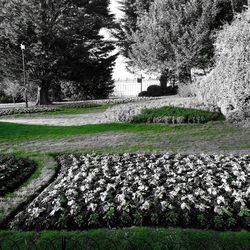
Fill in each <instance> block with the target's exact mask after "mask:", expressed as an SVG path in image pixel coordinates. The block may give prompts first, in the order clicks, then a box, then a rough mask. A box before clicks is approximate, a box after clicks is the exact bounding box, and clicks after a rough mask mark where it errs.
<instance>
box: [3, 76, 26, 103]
mask: <svg viewBox="0 0 250 250" xmlns="http://www.w3.org/2000/svg"><path fill="white" fill-rule="evenodd" d="M2 84H3V86H4V93H5V95H6V96H11V97H12V99H13V103H15V100H16V98H18V97H19V99H20V97H21V96H22V94H23V93H22V92H23V88H22V87H21V86H20V84H19V83H18V81H13V80H9V79H4V81H3V83H2Z"/></svg>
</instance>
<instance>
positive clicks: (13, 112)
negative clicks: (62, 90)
mask: <svg viewBox="0 0 250 250" xmlns="http://www.w3.org/2000/svg"><path fill="white" fill-rule="evenodd" d="M109 107H111V105H108V104H106V105H99V104H91V103H86V104H81V105H80V104H79V105H68V106H67V105H54V106H53V105H52V106H47V107H31V108H8V109H2V110H0V116H8V117H14V118H18V117H31V116H32V117H37V116H39V117H42V116H48V115H76V114H87V113H96V112H103V111H105V110H106V109H108V108H109Z"/></svg>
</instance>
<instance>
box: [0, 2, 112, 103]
mask: <svg viewBox="0 0 250 250" xmlns="http://www.w3.org/2000/svg"><path fill="white" fill-rule="evenodd" d="M0 5H1V6H0V63H1V68H0V75H1V76H2V77H13V78H15V79H16V78H21V70H22V67H21V65H22V64H21V60H22V59H21V56H20V53H21V52H20V44H21V43H23V44H25V46H26V51H25V59H26V67H27V77H28V79H29V81H32V82H34V83H36V84H37V85H38V89H39V94H38V102H39V103H40V104H47V103H48V102H49V99H48V96H49V94H48V92H49V89H50V88H51V87H52V86H53V84H56V83H57V82H58V81H60V80H67V81H71V82H72V84H77V85H79V86H81V85H84V84H85V85H86V82H88V83H89V84H90V85H95V84H96V85H95V86H92V88H93V89H94V88H97V89H98V88H99V92H103V89H106V87H107V85H109V87H108V89H109V90H107V91H106V92H108V93H109V92H110V91H111V90H112V85H113V82H112V80H111V74H112V68H113V65H114V60H115V58H116V56H111V55H110V52H112V51H113V50H114V46H113V44H112V43H111V42H109V41H104V40H103V37H102V36H101V35H100V33H99V32H100V30H101V29H102V28H113V27H114V17H113V15H112V14H110V13H109V10H108V6H109V0H92V1H87V0H62V1H57V0H8V1H4V0H1V1H0ZM81 90H82V91H84V89H83V88H82V89H81ZM97 92H98V91H97ZM104 92H105V91H104Z"/></svg>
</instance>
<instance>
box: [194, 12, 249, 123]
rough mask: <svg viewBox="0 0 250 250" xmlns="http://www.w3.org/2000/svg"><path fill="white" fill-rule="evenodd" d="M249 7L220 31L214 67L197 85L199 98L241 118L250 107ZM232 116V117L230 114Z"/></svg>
mask: <svg viewBox="0 0 250 250" xmlns="http://www.w3.org/2000/svg"><path fill="white" fill-rule="evenodd" d="M249 22H250V9H249V10H248V11H246V13H243V14H241V15H239V17H238V18H236V19H235V20H234V22H233V23H232V24H231V25H229V24H226V25H225V26H224V28H223V29H222V30H221V31H220V32H218V33H217V36H216V42H215V54H216V57H215V58H216V63H215V67H214V69H213V70H212V71H211V72H210V73H209V74H208V75H207V76H206V77H205V78H204V79H203V80H202V81H201V83H200V84H199V85H198V87H199V88H198V89H199V91H198V97H200V99H201V100H202V101H203V102H207V103H210V104H214V105H217V106H219V107H220V108H221V110H222V112H223V114H224V115H226V116H227V117H230V116H231V115H232V114H233V116H236V118H237V119H238V118H239V116H241V115H242V117H243V118H244V112H245V111H248V112H249V107H250V49H249V41H250V29H249ZM231 118H232V117H231Z"/></svg>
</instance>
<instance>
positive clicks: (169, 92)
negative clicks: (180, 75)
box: [165, 86, 178, 95]
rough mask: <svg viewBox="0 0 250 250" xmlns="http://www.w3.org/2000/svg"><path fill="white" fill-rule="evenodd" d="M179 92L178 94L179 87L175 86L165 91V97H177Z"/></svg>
mask: <svg viewBox="0 0 250 250" xmlns="http://www.w3.org/2000/svg"><path fill="white" fill-rule="evenodd" d="M177 92H178V87H177V86H175V87H171V86H169V87H167V88H166V90H165V95H177Z"/></svg>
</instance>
